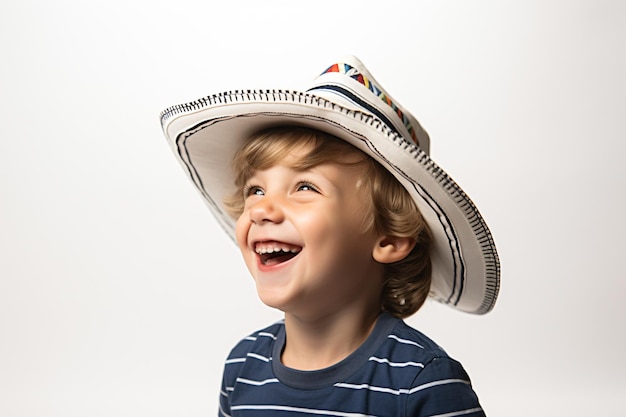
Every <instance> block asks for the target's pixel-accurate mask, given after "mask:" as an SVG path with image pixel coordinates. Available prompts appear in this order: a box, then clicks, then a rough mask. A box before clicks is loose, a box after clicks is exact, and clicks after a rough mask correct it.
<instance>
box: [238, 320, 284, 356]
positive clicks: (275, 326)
mask: <svg viewBox="0 0 626 417" xmlns="http://www.w3.org/2000/svg"><path fill="white" fill-rule="evenodd" d="M284 327H285V323H284V321H283V320H280V321H277V322H275V323H272V324H271V325H269V326H267V327H264V328H263V329H260V330H256V331H255V332H253V333H250V334H249V335H248V336H246V337H244V338H243V339H241V340H240V341H239V342H237V344H236V345H235V346H234V347H233V348H232V349H231V351H230V353H229V355H228V359H227V363H228V361H231V362H232V361H233V360H237V359H239V360H240V361H242V362H243V359H245V358H247V357H249V356H250V355H257V356H261V357H263V358H267V359H270V358H271V355H272V347H273V346H274V342H275V341H276V340H277V338H278V337H279V336H280V334H281V333H282V331H283V329H284Z"/></svg>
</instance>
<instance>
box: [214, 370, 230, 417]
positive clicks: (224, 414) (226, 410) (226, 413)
mask: <svg viewBox="0 0 626 417" xmlns="http://www.w3.org/2000/svg"><path fill="white" fill-rule="evenodd" d="M228 392H229V391H228V390H227V389H226V370H224V376H222V387H221V388H220V401H219V410H218V413H217V416H218V417H230V399H229V397H228Z"/></svg>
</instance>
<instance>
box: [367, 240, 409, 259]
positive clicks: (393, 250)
mask: <svg viewBox="0 0 626 417" xmlns="http://www.w3.org/2000/svg"><path fill="white" fill-rule="evenodd" d="M414 247H415V239H413V238H410V237H395V236H382V237H381V238H380V239H379V240H378V242H377V243H376V246H375V247H374V251H373V253H372V255H373V257H374V260H376V261H377V262H380V263H381V264H390V263H393V262H397V261H401V260H402V259H404V258H406V257H407V256H408V255H409V253H411V251H412V250H413V248H414Z"/></svg>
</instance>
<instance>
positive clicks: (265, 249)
mask: <svg viewBox="0 0 626 417" xmlns="http://www.w3.org/2000/svg"><path fill="white" fill-rule="evenodd" d="M254 251H255V252H256V253H257V254H258V255H259V259H260V260H261V264H262V265H265V266H272V265H278V264H281V263H283V262H287V261H288V260H290V259H292V258H294V257H296V256H297V255H298V254H299V253H300V252H301V251H302V247H301V246H296V245H290V244H288V243H282V242H258V243H256V244H255V247H254Z"/></svg>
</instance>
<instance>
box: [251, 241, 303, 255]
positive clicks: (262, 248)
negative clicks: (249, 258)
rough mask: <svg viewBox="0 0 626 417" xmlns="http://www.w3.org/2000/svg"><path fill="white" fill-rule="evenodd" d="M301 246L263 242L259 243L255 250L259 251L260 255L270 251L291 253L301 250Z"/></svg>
mask: <svg viewBox="0 0 626 417" xmlns="http://www.w3.org/2000/svg"><path fill="white" fill-rule="evenodd" d="M300 250H301V248H300V247H298V246H292V245H286V244H285V245H280V246H278V245H276V244H273V245H263V244H262V243H258V244H257V246H256V248H255V251H256V253H258V254H259V255H266V254H269V253H276V252H291V253H298V252H300Z"/></svg>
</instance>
